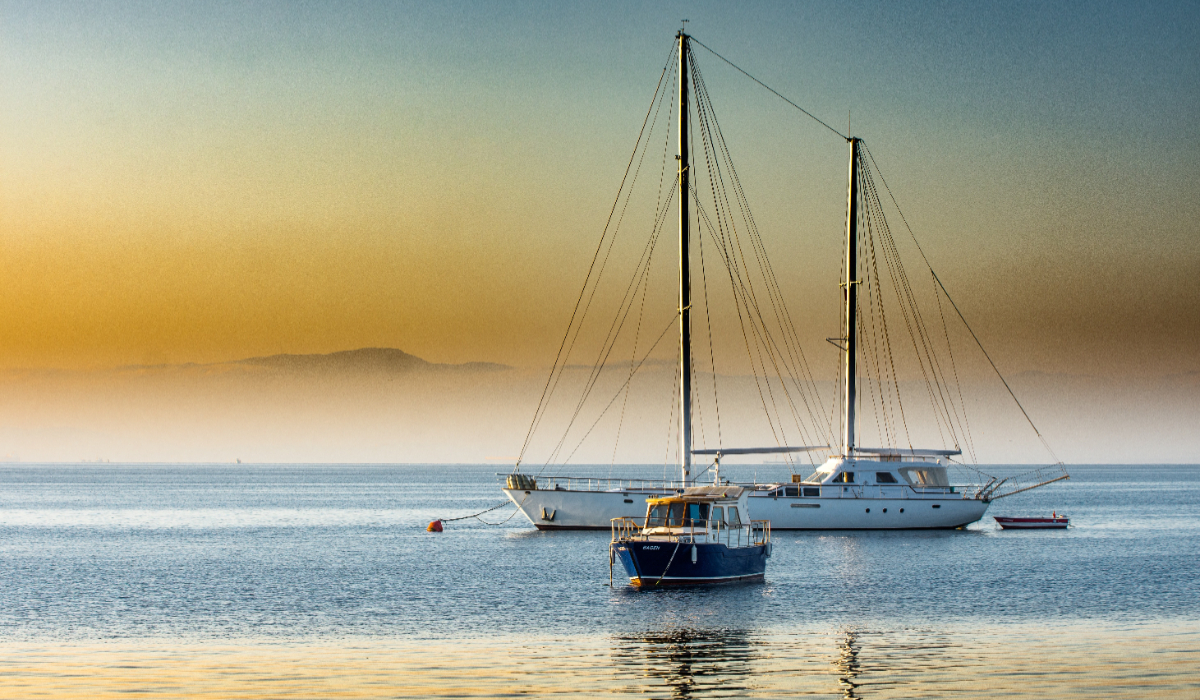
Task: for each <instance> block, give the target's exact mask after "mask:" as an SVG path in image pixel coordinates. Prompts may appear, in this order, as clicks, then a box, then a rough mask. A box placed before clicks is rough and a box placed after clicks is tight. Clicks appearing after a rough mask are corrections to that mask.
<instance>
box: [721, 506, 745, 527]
mask: <svg viewBox="0 0 1200 700" xmlns="http://www.w3.org/2000/svg"><path fill="white" fill-rule="evenodd" d="M725 522H727V523H729V525H730V526H731V527H741V524H742V519H741V517H739V516H738V509H737V506H729V517H728V518H727V519H726V520H725Z"/></svg>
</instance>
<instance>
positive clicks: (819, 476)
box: [805, 471, 828, 484]
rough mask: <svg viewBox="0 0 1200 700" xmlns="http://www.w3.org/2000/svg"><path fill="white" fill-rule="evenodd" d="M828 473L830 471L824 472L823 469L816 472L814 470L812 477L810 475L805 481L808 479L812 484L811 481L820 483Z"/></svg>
mask: <svg viewBox="0 0 1200 700" xmlns="http://www.w3.org/2000/svg"><path fill="white" fill-rule="evenodd" d="M827 473H828V472H822V471H816V472H813V473H812V476H810V477H808V478H807V479H805V481H807V482H808V483H810V484H811V483H814V482H818V483H819V482H821V481H823V480H824V479H825V474H827Z"/></svg>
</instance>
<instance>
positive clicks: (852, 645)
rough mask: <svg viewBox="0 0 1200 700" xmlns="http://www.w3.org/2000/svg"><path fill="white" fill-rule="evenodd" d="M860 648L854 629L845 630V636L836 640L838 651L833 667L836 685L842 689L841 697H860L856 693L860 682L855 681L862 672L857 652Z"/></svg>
mask: <svg viewBox="0 0 1200 700" xmlns="http://www.w3.org/2000/svg"><path fill="white" fill-rule="evenodd" d="M861 648H862V645H861V644H860V643H859V641H858V633H857V632H855V631H854V630H846V632H845V637H843V638H842V639H841V640H839V641H838V652H839V653H838V657H837V659H836V660H835V661H834V662H833V667H834V669H835V670H836V672H837V676H838V685H839V686H840V687H841V689H842V697H843V698H847V699H852V698H859V697H861V696H860V695H859V694H858V686H859V685H860V684H859V683H856V682H855V680H856V679H857V678H858V674H860V673H862V666H861V665H860V664H859V662H858V652H859V650H860V649H861Z"/></svg>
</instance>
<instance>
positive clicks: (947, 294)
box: [863, 144, 1062, 464]
mask: <svg viewBox="0 0 1200 700" xmlns="http://www.w3.org/2000/svg"><path fill="white" fill-rule="evenodd" d="M863 150H864V151H866V153H867V157H868V158H870V160H871V164H872V165H874V166H875V167H874V171H875V172H876V173H878V174H879V181H880V182H881V183H882V184H883V188H884V190H885V191H886V192H887V193H888V197H890V198H891V200H892V204H893V205H895V207H896V213H898V214H899V215H900V220H901V221H902V222H903V223H904V227H905V228H906V229H908V234H909V236H911V237H912V240H913V244H915V245H916V247H917V251H918V252H919V253H920V254H921V259H922V260H923V261H925V267H926V268H928V269H929V274H930V275H932V276H933V281H934V282H936V283H937V286H938V288H940V289H941V291H942V294H943V295H945V297H946V301H948V302H950V306H952V307H953V308H954V312H955V313H956V314H958V318H959V320H960V321H962V322H963V326H965V327H966V329H967V331H968V332H969V333H970V334H971V338H972V339H974V340H975V344H976V345H977V346H978V347H979V350H980V352H982V353H983V356H984V357H985V358H986V359H987V361H988V364H990V365H991V366H992V370H994V371H995V372H996V376H997V377H999V378H1000V382H1001V383H1002V384H1004V388H1005V389H1006V390H1007V391H1008V395H1009V396H1011V397H1012V400H1013V401H1014V402H1016V404H1017V408H1019V409H1021V414H1022V415H1024V416H1025V420H1026V421H1027V422H1028V423H1029V427H1030V428H1033V432H1034V434H1036V435H1037V437H1038V440H1040V441H1041V443H1042V446H1043V447H1044V448H1046V451H1047V452H1048V453H1050V457H1051V458H1052V459H1053V460H1054V463H1055V464H1062V461H1061V460H1060V459H1059V458H1058V455H1056V454H1055V453H1054V450H1053V449H1052V448H1051V447H1050V443H1048V442H1047V441H1046V438H1045V437H1044V436H1043V435H1042V433H1041V431H1040V430H1038V427H1037V425H1035V424H1034V422H1033V418H1031V417H1030V416H1029V412H1028V411H1026V410H1025V406H1023V405H1022V404H1021V400H1020V399H1018V398H1017V395H1016V394H1015V393H1014V392H1013V390H1012V387H1010V386H1009V385H1008V381H1007V380H1006V379H1005V378H1004V375H1003V374H1001V372H1000V368H999V367H997V366H996V363H995V361H994V360H992V356H991V355H990V354H989V353H988V351H987V349H986V348H984V347H983V341H981V340H980V339H979V336H978V335H976V334H975V330H974V329H973V328H971V324H969V323H967V318H966V316H964V315H963V312H962V310H961V309H959V308H958V304H956V303H955V301H954V298H953V297H951V296H950V292H949V291H947V290H946V285H944V284H942V280H941V278H940V277H938V274H937V272H936V271H934V269H933V265H932V264H930V262H929V258H928V257H927V256H926V255H925V250H924V249H923V248H921V243H920V241H918V240H917V235H916V234H915V233H914V232H913V230H912V226H910V225H909V223H908V219H907V218H905V216H904V212H903V210H901V209H900V204H899V202H897V201H896V196H895V195H894V194H892V190H891V188H890V187H888V184H887V179H886V178H884V176H883V173H880V172H879V167H878V165H877V164H876V163H875V156H874V155H873V154H872V153H871V151H870V149H868V148H867V147H866V145H865V144H864V145H863Z"/></svg>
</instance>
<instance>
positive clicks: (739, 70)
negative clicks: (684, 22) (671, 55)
mask: <svg viewBox="0 0 1200 700" xmlns="http://www.w3.org/2000/svg"><path fill="white" fill-rule="evenodd" d="M688 37H689V38H690V39H691V41H690V42H688V43H690V44H699V45H700V46H703V47H704V50H706V51H708V52H709V53H711V54H712V55H714V56H716V57H717V58H719V59H721V60H722V61H724V62H726V63H728V64H729V65H730V66H732V67H733V69H734V70H736V71H737V72H739V73H741V74H742V75H744V76H746V77H747V78H749V79H751V80H753V81H754V82H756V83H758V84H759V85H761V86H762V87H764V88H766V89H767V90H768V91H770V92H771V94H773V95H775V96H776V97H778V98H779V99H781V100H783V101H784V102H786V103H788V104H790V105H791V106H793V107H795V108H796V109H798V110H800V111H801V112H803V113H804V114H805V115H806V116H808V117H809V118H810V119H812V120H813V121H815V122H816V123H818V124H820V125H821V126H823V127H825V128H826V129H829V130H830V131H832V132H833V133H835V134H837V135H838V136H841V137H842V139H843V140H845V141H849V140H850V137H849V136H847V135H845V134H843V133H842V132H840V131H838V130H837V129H835V128H833V127H832V126H829V125H828V124H826V123H825V122H823V121H821V120H820V119H819V118H817V117H816V115H814V114H813V113H812V112H810V111H808V110H807V109H805V108H803V107H801V106H800V105H798V104H796V103H795V102H792V101H791V100H789V99H788V98H786V97H784V96H783V95H781V94H779V92H778V91H777V90H776V89H775V88H773V87H771V86H770V85H767V84H766V83H764V82H763V81H761V80H759V79H758V78H755V77H754V76H753V75H750V74H749V73H747V72H746V71H744V70H742V69H741V68H740V67H738V65H737V64H736V63H734V62H733V61H730V60H729V59H728V58H725V57H724V56H722V55H721V54H719V53H717V52H716V51H713V50H712V49H710V48H708V46H706V45H705V44H704V42H702V41H700V40H699V39H697V38H696V37H694V36H691V35H688Z"/></svg>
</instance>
